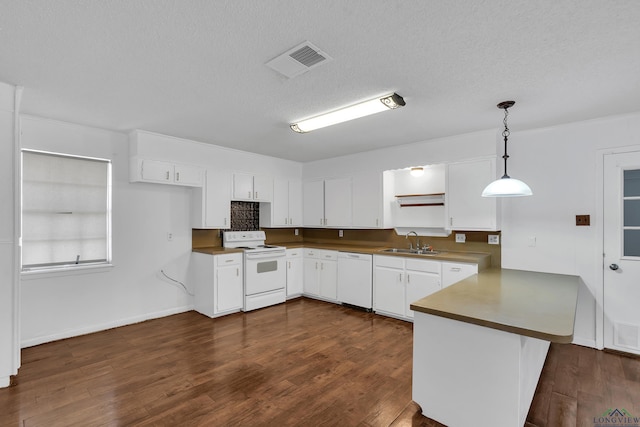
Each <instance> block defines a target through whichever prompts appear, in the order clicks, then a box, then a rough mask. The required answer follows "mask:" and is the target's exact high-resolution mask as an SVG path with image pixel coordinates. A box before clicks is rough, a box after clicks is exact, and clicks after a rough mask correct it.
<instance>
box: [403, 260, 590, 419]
mask: <svg viewBox="0 0 640 427" xmlns="http://www.w3.org/2000/svg"><path fill="white" fill-rule="evenodd" d="M579 283H580V278H579V277H578V276H569V275H561V274H550V273H536V272H529V271H520V270H508V269H490V270H486V271H483V272H480V273H479V274H476V275H474V276H472V277H469V278H467V279H465V280H462V281H460V282H458V283H456V284H454V285H452V286H450V287H448V288H445V289H443V290H441V291H440V292H437V293H435V294H432V295H430V296H427V297H425V298H422V299H421V300H418V301H416V302H414V303H413V304H411V309H412V310H414V311H415V317H414V340H413V346H414V350H413V352H414V354H413V400H414V401H415V402H416V403H418V404H419V405H420V406H421V408H422V412H423V414H424V415H425V416H427V417H429V418H432V419H434V420H436V421H439V422H441V423H443V424H446V425H448V426H451V427H456V426H471V425H491V426H497V427H500V426H505V427H507V426H508V427H513V426H522V425H524V422H525V419H526V416H527V412H528V410H529V406H530V405H531V401H532V399H533V395H534V392H535V389H536V385H537V383H538V379H539V377H540V372H541V371H542V366H543V364H544V361H545V358H546V355H547V351H548V349H549V344H550V342H557V343H570V342H571V341H572V339H573V329H574V321H575V312H576V303H577V296H578V286H579Z"/></svg>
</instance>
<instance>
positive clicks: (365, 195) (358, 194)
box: [352, 172, 383, 228]
mask: <svg viewBox="0 0 640 427" xmlns="http://www.w3.org/2000/svg"><path fill="white" fill-rule="evenodd" d="M352 185H353V187H352V193H353V197H352V208H353V222H352V225H353V226H354V227H361V228H380V227H382V205H383V204H382V174H381V173H378V172H373V173H367V174H359V175H356V176H354V177H353V181H352Z"/></svg>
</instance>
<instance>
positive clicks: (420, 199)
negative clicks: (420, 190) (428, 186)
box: [395, 193, 444, 208]
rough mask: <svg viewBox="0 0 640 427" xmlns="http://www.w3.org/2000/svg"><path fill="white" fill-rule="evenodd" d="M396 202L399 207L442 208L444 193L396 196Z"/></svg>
mask: <svg viewBox="0 0 640 427" xmlns="http://www.w3.org/2000/svg"><path fill="white" fill-rule="evenodd" d="M395 197H396V201H397V202H398V204H399V205H400V207H403V208H407V207H418V206H444V193H431V194H397V195H396V196H395Z"/></svg>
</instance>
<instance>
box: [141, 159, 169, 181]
mask: <svg viewBox="0 0 640 427" xmlns="http://www.w3.org/2000/svg"><path fill="white" fill-rule="evenodd" d="M140 168H141V169H140V175H141V176H142V179H143V180H144V181H149V182H162V183H170V182H172V181H173V164H172V163H169V162H159V161H157V160H146V159H145V160H142V161H141V165H140Z"/></svg>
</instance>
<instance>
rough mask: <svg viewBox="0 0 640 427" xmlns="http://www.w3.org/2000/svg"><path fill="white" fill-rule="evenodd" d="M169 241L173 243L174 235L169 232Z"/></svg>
mask: <svg viewBox="0 0 640 427" xmlns="http://www.w3.org/2000/svg"><path fill="white" fill-rule="evenodd" d="M167 240H168V241H170V242H173V233H172V232H170V231H167Z"/></svg>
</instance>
